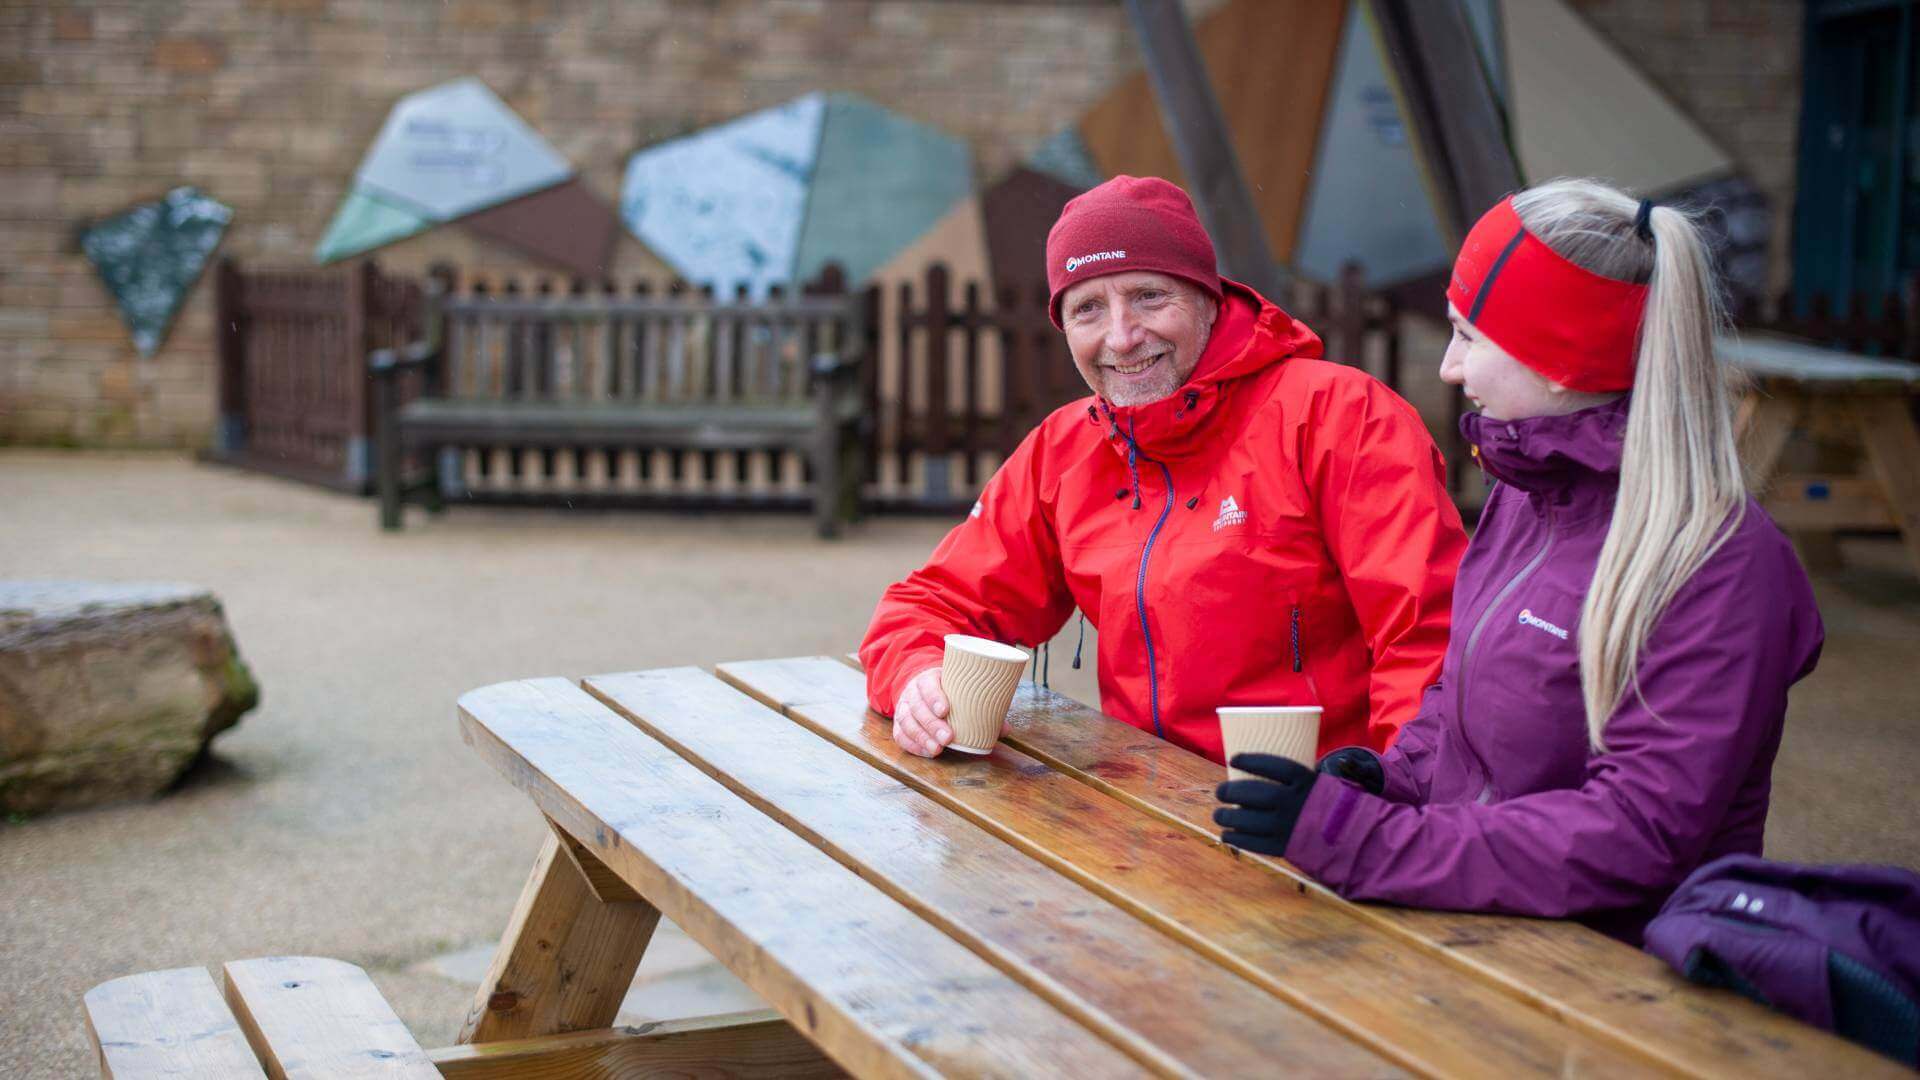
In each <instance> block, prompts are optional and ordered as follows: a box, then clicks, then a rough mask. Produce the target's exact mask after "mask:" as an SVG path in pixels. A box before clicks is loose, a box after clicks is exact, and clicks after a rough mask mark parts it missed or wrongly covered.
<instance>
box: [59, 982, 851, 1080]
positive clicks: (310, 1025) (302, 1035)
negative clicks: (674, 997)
mask: <svg viewBox="0 0 1920 1080" xmlns="http://www.w3.org/2000/svg"><path fill="white" fill-rule="evenodd" d="M222 983H223V985H224V987H225V990H224V993H223V992H222V989H221V986H219V985H216V984H215V982H214V980H213V979H212V978H211V977H210V976H209V975H208V973H207V970H206V969H205V968H198V967H188V968H174V969H172V970H168V971H152V972H147V973H145V974H142V975H129V976H126V977H125V978H120V979H114V980H112V981H110V982H105V983H101V984H100V985H99V986H96V987H94V988H93V989H92V990H89V991H88V992H87V994H86V999H85V1005H86V1019H87V1032H88V1034H89V1035H90V1036H91V1038H92V1041H93V1045H94V1049H95V1051H96V1052H97V1054H98V1060H99V1065H100V1074H101V1075H102V1076H104V1077H109V1078H112V1080H158V1078H162V1077H165V1078H169V1080H175V1078H177V1080H240V1078H245V1077H255V1078H260V1077H267V1076H272V1077H276V1078H277V1077H294V1078H299V1080H336V1078H341V1077H366V1078H381V1080H410V1078H416V1077H418V1078H429V1077H443V1076H445V1077H457V1078H461V1080H504V1078H508V1077H523V1076H540V1077H551V1078H555V1080H558V1078H562V1077H589V1076H592V1077H611V1076H621V1077H626V1076H656V1075H660V1076H684V1075H699V1076H735V1077H837V1076H843V1075H845V1074H844V1073H842V1072H841V1071H840V1070H839V1069H838V1068H837V1067H835V1066H834V1065H833V1064H832V1063H831V1062H829V1061H827V1059H826V1058H825V1057H823V1056H822V1055H821V1054H820V1052H819V1051H818V1050H816V1049H814V1047H813V1045H812V1044H811V1043H809V1042H808V1041H807V1040H806V1039H804V1038H801V1037H800V1035H799V1034H798V1033H797V1032H795V1031H794V1030H793V1028H792V1027H791V1026H790V1025H788V1024H787V1023H786V1021H784V1020H782V1019H780V1018H779V1016H778V1015H777V1014H775V1013H773V1012H772V1011H771V1010H765V1009H762V1010H756V1011H753V1012H746V1013H735V1014H730V1015H726V1016H712V1017H698V1018H693V1019H687V1020H674V1021H662V1022H656V1023H649V1024H643V1025H636V1026H628V1027H608V1028H602V1029H600V1030H592V1031H575V1032H569V1033H566V1034H560V1035H549V1036H545V1037H541V1038H530V1039H507V1040H499V1041H494V1042H490V1043H486V1044H481V1045H461V1046H450V1047H446V1048H444V1049H438V1050H425V1049H422V1048H421V1046H420V1044H419V1043H418V1042H416V1041H415V1040H414V1038H413V1036H412V1035H411V1034H410V1033H409V1032H408V1031H407V1029H406V1027H405V1025H403V1024H402V1023H401V1022H400V1019H399V1018H398V1017H397V1016H395V1015H394V1012H393V1009H392V1008H391V1007H390V1006H388V1004H387V1001H386V999H385V998H384V997H382V996H381V994H380V991H379V990H378V989H377V988H375V987H374V985H373V982H372V980H370V979H368V977H367V974H366V972H365V971H363V970H361V969H360V968H358V967H356V966H354V965H352V964H348V963H344V962H342V961H339V960H329V959H324V958H320V957H312V956H271V957H262V958H260V959H255V960H238V961H233V962H231V963H228V964H226V965H224V967H223V969H222Z"/></svg>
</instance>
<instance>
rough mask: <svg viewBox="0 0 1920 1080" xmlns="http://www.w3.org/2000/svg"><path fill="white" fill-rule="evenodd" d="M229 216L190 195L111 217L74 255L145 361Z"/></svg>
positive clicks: (179, 191) (175, 194)
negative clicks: (114, 307)
mask: <svg viewBox="0 0 1920 1080" xmlns="http://www.w3.org/2000/svg"><path fill="white" fill-rule="evenodd" d="M232 219H233V211H232V210H231V209H230V208H228V207H227V206H225V205H223V204H221V203H219V202H218V201H216V200H214V199H211V198H208V197H207V196H205V195H202V194H201V193H200V192H199V190H197V189H195V188H190V187H182V188H175V189H173V190H172V191H169V192H167V194H166V197H165V198H163V199H161V200H160V201H158V202H151V203H144V204H142V205H140V206H136V207H134V208H132V209H131V210H127V211H125V212H124V213H121V214H118V215H115V216H114V217H110V218H108V219H106V220H105V221H102V222H100V223H98V224H96V225H94V226H93V227H92V228H90V229H88V230H87V231H86V233H85V234H84V235H83V236H81V238H80V249H81V250H82V251H83V252H85V253H86V256H87V259H88V261H90V262H92V263H93V268H94V270H95V272H97V273H98V274H99V275H100V279H101V280H102V281H103V282H105V283H106V286H107V290H108V291H109V292H111V293H113V298H114V300H115V302H116V303H118V305H119V307H120V318H121V319H122V320H123V321H124V322H125V323H126V324H127V330H128V332H129V333H131V334H132V336H133V344H134V347H135V348H137V349H139V350H140V355H142V356H152V355H153V354H154V353H155V352H156V351H157V350H158V349H159V348H160V343H161V342H163V341H165V340H166V337H167V328H168V327H170V326H172V325H173V317H174V316H175V315H177V314H178V313H179V311H180V305H181V303H182V302H184V301H185V300H186V298H187V293H188V292H190V291H192V289H193V284H194V282H195V281H198V280H199V278H200V272H201V271H202V270H204V269H206V266H207V259H208V257H209V256H211V255H212V254H213V249H214V248H216V247H219V246H220V237H221V236H222V235H224V234H225V233H226V231H227V222H229V221H231V220H232Z"/></svg>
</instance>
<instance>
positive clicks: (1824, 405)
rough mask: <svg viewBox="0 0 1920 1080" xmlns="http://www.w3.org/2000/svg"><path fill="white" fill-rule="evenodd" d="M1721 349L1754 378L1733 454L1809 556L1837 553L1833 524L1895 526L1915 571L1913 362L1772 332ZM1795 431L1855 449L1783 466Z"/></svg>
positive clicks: (1918, 478) (1918, 534)
mask: <svg viewBox="0 0 1920 1080" xmlns="http://www.w3.org/2000/svg"><path fill="white" fill-rule="evenodd" d="M1719 347H1720V351H1721V355H1723V356H1724V357H1726V358H1727V359H1728V360H1729V361H1731V362H1732V363H1733V364H1734V365H1735V366H1736V367H1739V368H1740V369H1742V370H1743V371H1745V372H1746V374H1747V375H1748V376H1749V377H1750V378H1751V379H1752V390H1751V392H1750V393H1748V394H1747V396H1746V398H1745V400H1743V401H1742V402H1741V404H1740V412H1739V417H1738V432H1739V437H1740V458H1741V461H1742V463H1743V464H1745V466H1746V468H1747V475H1748V482H1749V483H1750V484H1751V486H1752V488H1753V490H1754V491H1755V492H1756V493H1759V494H1760V497H1761V502H1762V505H1764V506H1765V507H1766V508H1767V512H1768V513H1769V514H1771V515H1772V516H1773V519H1774V521H1776V522H1777V523H1779V525H1780V527H1781V528H1782V529H1784V530H1786V531H1787V532H1788V533H1791V534H1793V536H1794V538H1795V540H1796V541H1798V542H1799V546H1800V550H1801V555H1802V557H1803V558H1805V559H1807V560H1808V561H1809V562H1812V563H1832V562H1835V561H1837V558H1838V556H1837V554H1836V552H1835V549H1834V547H1833V534H1834V533H1835V532H1836V531H1838V530H1844V529H1885V528H1893V529H1897V530H1899V532H1900V535H1901V538H1902V539H1903V540H1904V541H1905V543H1906V547H1907V552H1908V554H1909V555H1910V556H1911V558H1912V560H1913V564H1914V569H1915V570H1916V571H1917V572H1920V426H1916V424H1915V422H1914V410H1913V406H1912V399H1913V398H1914V397H1916V396H1920V364H1911V363H1908V362H1906V361H1904V360H1884V359H1880V358H1877V357H1871V356H1857V355H1854V354H1852V353H1844V352H1840V351H1838V350H1835V349H1826V348H1821V347H1820V346H1817V345H1810V344H1807V343H1806V342H1802V341H1796V340H1794V339H1792V338H1786V337H1780V336H1777V335H1773V334H1763V333H1749V334H1744V335H1742V336H1741V337H1739V338H1723V339H1722V340H1721V341H1720V343H1719ZM1796 438H1816V439H1824V440H1828V441H1830V442H1833V443H1836V444H1838V445H1840V446H1841V447H1843V448H1847V449H1856V450H1857V451H1858V453H1857V455H1856V456H1857V462H1858V463H1857V466H1856V467H1855V468H1853V469H1851V470H1847V471H1842V472H1801V473H1786V472H1782V471H1781V465H1782V462H1783V461H1784V460H1785V459H1786V457H1787V455H1788V451H1789V446H1790V444H1791V443H1793V442H1794V440H1795V439H1796Z"/></svg>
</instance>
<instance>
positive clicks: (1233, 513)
mask: <svg viewBox="0 0 1920 1080" xmlns="http://www.w3.org/2000/svg"><path fill="white" fill-rule="evenodd" d="M1246 523H1247V512H1246V511H1245V510H1242V509H1240V504H1239V503H1237V502H1234V501H1233V496H1231V495H1229V496H1227V497H1226V498H1224V499H1221V500H1220V516H1219V517H1217V518H1214V519H1213V531H1214V532H1219V531H1220V530H1221V529H1224V528H1226V527H1227V526H1229V525H1245V524H1246Z"/></svg>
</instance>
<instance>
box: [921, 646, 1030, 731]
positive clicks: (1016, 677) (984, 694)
mask: <svg viewBox="0 0 1920 1080" xmlns="http://www.w3.org/2000/svg"><path fill="white" fill-rule="evenodd" d="M946 641H947V652H946V656H945V658H944V659H942V660H941V662H940V689H941V691H942V692H944V693H945V694H946V695H947V726H948V727H951V728H952V729H953V741H952V742H951V743H948V744H947V746H948V748H949V749H953V750H959V751H961V752H962V753H967V754H986V753H991V752H992V751H993V746H994V744H995V743H997V742H999V741H1000V724H1001V722H1002V721H1004V720H1005V719H1006V718H1007V707H1008V706H1010V705H1012V704H1013V692H1014V690H1016V689H1018V688H1019V686H1020V672H1022V671H1023V670H1025V669H1026V666H1027V661H1028V660H1029V659H1030V657H1029V656H1028V655H1027V653H1026V651H1025V650H1023V649H1016V648H1014V647H1013V646H1011V645H1002V644H1001V643H999V642H997V641H989V640H987V639H986V638H979V637H973V636H971V635H968V634H948V635H947V638H946Z"/></svg>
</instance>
